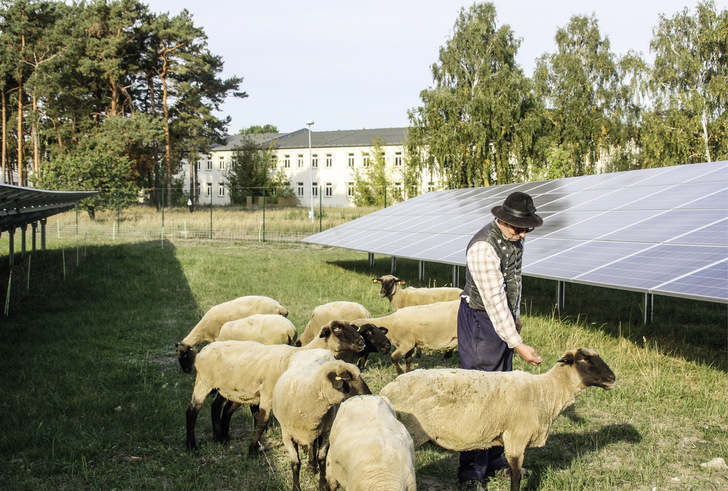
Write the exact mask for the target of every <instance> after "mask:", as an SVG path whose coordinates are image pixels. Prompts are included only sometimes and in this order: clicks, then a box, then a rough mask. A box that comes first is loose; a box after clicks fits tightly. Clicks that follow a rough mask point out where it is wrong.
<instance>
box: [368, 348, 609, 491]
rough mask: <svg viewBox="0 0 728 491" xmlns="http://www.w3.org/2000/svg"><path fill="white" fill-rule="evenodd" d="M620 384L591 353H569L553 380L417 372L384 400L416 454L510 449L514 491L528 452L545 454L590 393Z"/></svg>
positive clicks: (388, 390) (393, 385)
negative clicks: (428, 448)
mask: <svg viewBox="0 0 728 491" xmlns="http://www.w3.org/2000/svg"><path fill="white" fill-rule="evenodd" d="M615 380H616V378H615V376H614V373H613V372H612V370H611V369H610V368H609V367H608V366H607V364H606V363H605V362H604V361H603V360H602V359H601V358H600V357H599V354H598V353H597V352H596V351H595V350H592V349H587V348H579V349H575V350H571V351H567V352H566V353H564V355H563V356H562V357H561V358H560V359H559V361H558V362H557V363H556V365H555V366H554V367H553V368H552V369H551V370H549V371H548V372H547V373H544V374H541V375H534V374H531V373H527V372H522V371H518V370H514V371H512V372H484V371H480V370H464V369H431V370H415V371H413V372H410V373H406V374H404V375H400V376H399V377H397V378H396V379H395V380H394V381H393V382H390V383H389V384H387V385H386V386H384V388H382V390H381V391H380V394H381V395H383V396H386V397H388V398H389V400H390V401H392V404H393V405H394V408H395V409H396V411H397V418H399V420H400V421H401V422H402V423H404V425H405V427H407V430H408V431H409V432H410V434H411V435H412V438H413V440H414V443H415V447H419V446H420V445H422V444H423V443H425V442H428V441H429V442H432V443H433V444H435V445H438V446H440V447H442V448H445V449H448V450H455V451H458V452H462V451H466V450H476V449H482V448H489V447H492V446H496V445H503V447H505V457H506V460H507V461H508V467H509V470H510V475H511V490H512V491H517V490H518V489H519V487H520V481H521V468H522V465H523V454H524V452H525V449H526V447H542V446H544V445H545V443H546V438H547V436H548V433H549V430H550V428H551V425H552V424H553V422H554V420H555V419H556V417H557V416H558V415H559V413H561V411H563V410H564V409H565V408H566V407H568V406H570V405H571V404H573V403H574V401H575V400H576V396H577V395H578V394H579V393H580V392H582V391H583V390H584V389H586V388H587V387H591V386H597V387H602V388H603V389H611V388H612V387H614V385H615Z"/></svg>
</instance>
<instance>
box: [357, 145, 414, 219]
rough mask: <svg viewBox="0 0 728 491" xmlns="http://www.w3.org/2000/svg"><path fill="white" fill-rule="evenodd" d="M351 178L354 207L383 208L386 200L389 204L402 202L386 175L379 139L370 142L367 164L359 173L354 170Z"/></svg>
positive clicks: (382, 149)
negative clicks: (352, 181)
mask: <svg viewBox="0 0 728 491" xmlns="http://www.w3.org/2000/svg"><path fill="white" fill-rule="evenodd" d="M352 178H353V180H354V204H355V205H356V206H383V205H384V204H385V203H386V202H387V200H389V201H390V202H391V201H401V200H402V195H401V193H400V192H398V191H396V190H395V189H394V187H393V186H392V181H391V179H390V178H389V176H388V175H387V160H386V159H385V157H384V148H383V145H382V140H381V138H379V137H377V138H375V139H374V140H373V141H372V148H371V150H370V151H369V157H368V164H366V167H365V168H364V170H362V171H361V172H360V171H359V170H355V171H354V173H353V175H352ZM388 196H389V197H388Z"/></svg>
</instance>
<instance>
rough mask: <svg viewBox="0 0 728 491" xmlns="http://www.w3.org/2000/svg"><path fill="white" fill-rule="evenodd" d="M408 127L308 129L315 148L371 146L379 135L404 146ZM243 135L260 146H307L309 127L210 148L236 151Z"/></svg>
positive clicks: (235, 137)
mask: <svg viewBox="0 0 728 491" xmlns="http://www.w3.org/2000/svg"><path fill="white" fill-rule="evenodd" d="M406 137H407V128H372V129H362V130H337V131H316V130H312V131H311V146H312V147H315V148H326V147H330V148H335V147H371V146H372V142H373V141H374V140H375V139H376V138H379V139H380V140H381V141H382V144H383V145H387V146H390V145H404V142H405V139H406ZM245 138H252V139H253V141H254V142H255V143H258V144H259V145H261V146H268V145H270V144H274V145H275V147H276V148H278V149H295V148H308V128H302V129H300V130H297V131H294V132H292V133H265V134H259V135H233V136H229V137H227V139H226V143H225V144H224V145H217V146H213V147H212V150H213V151H224V150H235V148H237V147H239V146H240V145H241V144H242V142H243V140H244V139H245Z"/></svg>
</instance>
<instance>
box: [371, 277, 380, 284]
mask: <svg viewBox="0 0 728 491" xmlns="http://www.w3.org/2000/svg"><path fill="white" fill-rule="evenodd" d="M372 283H376V284H377V285H381V284H382V279H381V278H372Z"/></svg>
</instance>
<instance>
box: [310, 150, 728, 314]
mask: <svg viewBox="0 0 728 491" xmlns="http://www.w3.org/2000/svg"><path fill="white" fill-rule="evenodd" d="M513 191H523V192H527V193H529V194H530V195H531V196H532V197H533V200H534V204H535V205H536V207H537V208H538V214H539V215H540V216H541V217H542V218H543V219H544V224H543V226H542V227H539V228H537V229H536V230H535V231H533V232H532V233H530V234H528V236H527V240H526V248H525V253H524V262H523V274H524V275H530V276H536V277H542V278H549V279H554V280H559V281H569V282H576V283H584V284H593V285H599V286H604V287H611V288H619V289H626V290H633V291H641V292H645V293H656V294H664V295H671V296H679V297H688V298H695V299H700V300H708V301H715V302H721V303H728V161H721V162H711V163H705V164H691V165H682V166H674V167H662V168H657V169H640V170H635V171H627V172H617V173H611V174H597V175H589V176H581V177H571V178H564V179H553V180H548V181H537V182H530V183H525V184H508V185H503V186H493V187H486V188H470V189H455V190H447V191H436V192H431V193H427V194H425V195H422V196H418V197H416V198H412V199H410V200H407V201H405V202H403V203H399V204H396V205H394V206H391V207H389V208H385V209H383V210H380V211H378V212H375V213H372V214H370V215H367V216H364V217H361V218H358V219H356V220H353V221H351V222H348V223H346V224H343V225H340V226H338V227H335V228H332V229H330V230H326V231H323V232H321V233H318V234H315V235H313V236H311V237H308V238H306V239H304V241H305V242H308V243H313V244H320V245H329V246H336V247H344V248H347V249H353V250H359V251H365V252H370V253H375V254H384V255H390V256H394V257H401V258H408V259H416V260H420V261H430V262H440V263H445V264H453V265H460V266H463V265H465V247H466V246H467V244H468V242H469V241H470V239H471V238H472V236H473V234H475V233H476V232H477V231H478V230H479V229H480V228H481V227H483V226H484V225H486V224H487V223H488V222H490V221H491V220H493V216H492V215H491V213H490V209H491V208H492V207H494V206H498V205H500V204H501V203H502V202H503V200H504V199H505V197H506V196H508V195H509V194H510V193H511V192H513Z"/></svg>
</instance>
